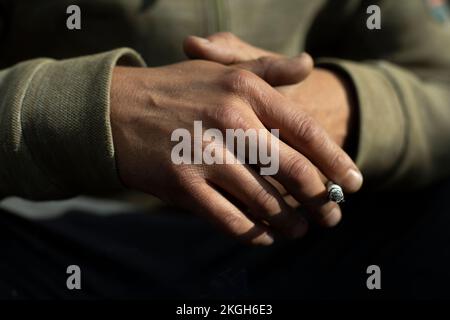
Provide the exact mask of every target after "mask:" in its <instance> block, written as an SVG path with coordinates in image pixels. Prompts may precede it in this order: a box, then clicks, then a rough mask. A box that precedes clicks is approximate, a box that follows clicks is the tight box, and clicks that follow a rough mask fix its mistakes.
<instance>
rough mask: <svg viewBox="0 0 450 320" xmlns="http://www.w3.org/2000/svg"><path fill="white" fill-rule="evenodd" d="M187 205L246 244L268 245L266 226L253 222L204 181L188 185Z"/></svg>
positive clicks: (268, 234) (268, 237) (270, 239)
mask: <svg viewBox="0 0 450 320" xmlns="http://www.w3.org/2000/svg"><path fill="white" fill-rule="evenodd" d="M189 191H190V193H189V194H190V195H191V198H190V200H189V201H188V202H187V203H188V207H190V208H191V210H193V211H194V212H197V213H199V214H201V215H203V216H204V217H205V218H206V219H208V220H209V221H211V222H212V223H213V224H215V225H217V226H218V227H219V228H220V229H222V230H223V231H224V232H225V233H227V234H229V235H231V236H233V237H235V238H237V239H238V240H240V241H243V242H245V243H248V244H253V245H270V244H272V243H273V237H272V236H271V235H270V233H269V232H268V230H267V228H266V227H264V226H262V225H258V224H255V223H254V222H252V221H251V220H250V219H249V218H247V217H246V216H245V214H244V213H243V212H242V211H241V210H239V209H238V208H237V207H236V206H235V205H233V204H232V203H231V202H229V201H228V200H227V199H226V198H225V197H224V196H223V195H222V194H220V193H219V192H218V191H217V190H215V189H214V188H213V187H211V186H210V185H208V184H207V183H206V182H200V183H195V184H191V185H190V190H189Z"/></svg>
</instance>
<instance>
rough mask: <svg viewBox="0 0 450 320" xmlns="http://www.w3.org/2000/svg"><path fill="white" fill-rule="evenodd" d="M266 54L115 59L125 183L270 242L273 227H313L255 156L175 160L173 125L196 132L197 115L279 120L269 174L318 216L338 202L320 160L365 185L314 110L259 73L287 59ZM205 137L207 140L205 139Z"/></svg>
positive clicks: (211, 122) (220, 120)
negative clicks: (245, 58)
mask: <svg viewBox="0 0 450 320" xmlns="http://www.w3.org/2000/svg"><path fill="white" fill-rule="evenodd" d="M270 61H271V60H270V59H264V60H263V61H262V62H261V61H260V60H255V61H251V62H246V63H243V64H239V65H236V66H232V67H230V66H224V65H222V64H219V63H215V62H209V61H204V60H191V61H186V62H182V63H178V64H173V65H168V66H163V67H157V68H132V67H115V69H114V71H113V78H112V85H111V92H110V99H111V101H110V113H111V114H110V117H111V128H112V134H113V141H114V148H115V157H116V162H117V168H118V172H119V176H120V178H121V180H122V182H123V184H124V185H125V186H127V187H129V188H131V189H136V190H140V191H144V192H147V193H149V194H152V195H155V196H157V197H159V198H161V199H162V200H165V201H168V202H171V203H175V204H177V205H179V206H181V207H184V208H186V209H189V210H191V211H193V212H195V213H198V214H201V215H203V216H205V217H206V218H207V219H209V220H210V221H212V222H213V223H214V224H216V225H218V226H219V227H221V228H222V229H223V230H225V231H226V232H228V233H229V234H231V235H233V236H235V237H237V238H238V239H240V240H242V241H244V242H247V243H251V244H262V245H268V244H271V243H272V241H273V237H272V234H273V233H281V234H283V235H285V236H288V237H300V236H302V235H304V234H305V232H306V229H307V222H306V221H305V219H304V218H303V217H302V216H301V215H299V214H298V213H297V212H295V211H294V210H293V208H291V207H290V206H288V205H287V204H286V203H285V202H284V200H283V197H282V195H281V194H280V193H279V192H278V191H277V190H276V188H274V187H273V186H272V185H271V184H270V183H268V182H267V180H266V179H264V178H263V177H261V176H260V175H259V174H257V173H256V172H255V171H254V170H252V168H250V167H249V166H247V165H245V164H242V165H236V164H233V165H226V164H213V165H206V164H174V163H173V162H172V160H171V152H172V148H173V146H174V145H175V144H176V143H175V142H172V141H171V134H172V132H173V131H174V130H175V129H179V128H185V129H187V130H189V131H190V132H191V133H192V132H193V125H194V121H199V120H201V121H202V123H203V128H204V129H207V128H218V129H219V130H223V131H224V130H225V129H237V128H241V129H243V130H244V131H245V130H247V129H251V128H252V129H257V130H258V129H261V130H266V128H280V137H281V138H282V140H283V141H285V142H286V143H284V142H283V141H280V145H279V171H278V173H277V174H275V175H274V176H273V177H272V178H273V179H275V180H277V181H278V182H279V183H280V184H281V185H283V186H284V188H285V189H286V190H288V191H289V193H290V194H291V195H292V196H293V197H295V199H296V200H298V201H300V202H301V203H302V204H304V206H305V207H306V208H307V209H308V211H309V212H311V214H312V215H314V216H316V217H317V219H318V220H327V219H329V217H332V216H333V215H334V214H335V212H336V210H339V207H338V206H337V205H336V204H335V203H332V202H329V201H327V199H326V188H325V186H324V184H323V183H322V181H321V180H320V176H319V175H318V173H317V170H316V169H315V167H317V168H320V170H321V171H322V172H324V173H326V174H327V176H329V178H330V179H333V180H334V181H336V182H338V183H340V184H341V185H342V186H343V187H344V188H346V189H347V191H349V192H354V191H357V190H358V189H359V188H360V186H361V183H362V178H361V175H360V173H359V171H358V169H357V167H356V165H355V164H354V163H353V161H352V160H351V159H350V157H348V155H347V154H346V153H345V152H344V151H343V150H342V149H341V148H340V147H339V146H337V145H336V144H335V143H334V142H333V141H332V139H331V138H330V137H329V136H328V135H327V134H326V132H325V131H324V130H323V129H322V128H321V127H320V126H319V125H318V124H317V123H316V122H315V121H314V119H313V118H312V117H310V116H309V115H308V114H306V113H305V112H303V111H301V110H298V108H296V107H295V106H293V105H292V103H291V102H289V101H288V100H287V99H286V98H285V97H283V96H282V95H281V94H280V93H279V92H277V91H276V90H275V89H273V88H272V87H271V86H270V85H269V84H268V83H267V82H265V81H264V80H262V78H264V77H267V74H268V72H269V70H271V68H273V65H272V64H273V63H277V64H280V63H282V62H279V61H276V62H275V60H274V61H273V63H272V62H270ZM275 69H276V68H275ZM275 69H274V70H275ZM284 82H285V83H288V82H289V81H287V82H286V81H284ZM279 110H283V111H282V112H279ZM274 111H276V112H274ZM266 134H267V136H268V140H269V141H270V133H269V132H268V131H266ZM192 136H193V134H192ZM208 143H209V142H205V141H202V147H203V148H204V147H205V146H206V145H207V144H208ZM318 145H320V148H317V146H318ZM314 166H315V167H314ZM242 206H243V207H245V208H247V210H243V209H242Z"/></svg>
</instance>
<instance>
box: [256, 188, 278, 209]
mask: <svg viewBox="0 0 450 320" xmlns="http://www.w3.org/2000/svg"><path fill="white" fill-rule="evenodd" d="M253 200H254V202H255V203H256V204H257V205H258V206H259V207H260V208H261V209H262V210H263V211H264V212H267V213H272V212H274V211H277V210H278V209H279V205H278V201H277V199H276V198H275V197H274V196H273V195H272V194H270V193H269V192H267V191H266V190H265V189H263V188H261V189H260V190H258V191H257V192H256V193H255V195H254V198H253Z"/></svg>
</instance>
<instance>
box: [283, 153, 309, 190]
mask: <svg viewBox="0 0 450 320" xmlns="http://www.w3.org/2000/svg"><path fill="white" fill-rule="evenodd" d="M286 173H287V176H288V178H289V179H290V181H292V182H293V183H294V184H295V185H297V186H301V185H302V183H301V181H302V180H304V179H309V178H310V177H311V173H312V169H311V166H310V165H309V164H308V163H307V162H305V161H302V160H299V159H297V158H296V157H292V158H291V159H290V160H289V161H288V163H287V171H286Z"/></svg>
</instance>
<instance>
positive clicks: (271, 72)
mask: <svg viewBox="0 0 450 320" xmlns="http://www.w3.org/2000/svg"><path fill="white" fill-rule="evenodd" d="M225 34H228V33H225ZM231 37H234V36H231ZM210 38H211V39H212V40H211V41H210V40H208V39H205V38H200V37H195V36H190V37H187V38H186V40H185V41H184V50H185V53H186V55H187V56H188V57H190V58H197V59H206V60H211V61H215V62H218V63H222V64H227V65H228V64H235V65H236V67H240V68H244V69H247V70H250V71H252V72H254V73H256V74H258V76H260V77H261V78H263V79H264V80H265V81H267V82H268V83H269V84H270V85H272V86H283V85H290V84H295V83H298V82H300V81H302V80H304V79H305V78H306V77H307V76H308V75H309V74H310V72H311V71H312V69H313V60H312V58H311V57H310V56H309V55H308V54H307V53H303V54H301V55H299V56H297V57H294V58H286V57H283V56H281V55H279V54H275V53H271V52H269V51H266V50H262V49H259V48H256V47H253V46H251V45H249V44H247V43H245V42H243V41H241V40H240V39H238V38H236V37H234V38H233V39H234V40H230V39H229V38H230V37H229V36H227V37H225V36H222V33H220V34H217V35H213V36H211V37H210Z"/></svg>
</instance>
